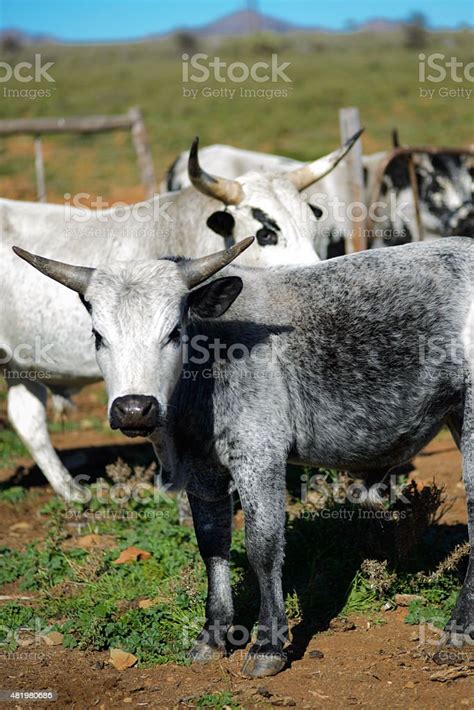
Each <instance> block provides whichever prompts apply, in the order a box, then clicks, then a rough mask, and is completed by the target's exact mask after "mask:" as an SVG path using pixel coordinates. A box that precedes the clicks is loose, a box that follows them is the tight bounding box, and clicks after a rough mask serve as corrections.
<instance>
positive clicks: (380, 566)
mask: <svg viewBox="0 0 474 710" xmlns="http://www.w3.org/2000/svg"><path fill="white" fill-rule="evenodd" d="M416 505H421V504H420V503H419V502H417V503H416ZM341 510H343V509H342V508H341V507H337V506H336V507H334V511H339V512H340V511H341ZM40 512H41V515H43V516H47V518H48V521H49V532H48V535H47V537H46V540H45V541H43V542H35V543H31V544H29V545H28V546H27V547H26V548H25V549H24V550H15V549H10V548H3V549H2V550H1V551H0V562H1V565H0V583H1V584H11V583H14V582H17V583H18V585H19V589H20V590H22V591H25V592H26V593H34V595H35V599H34V602H33V603H32V607H31V608H32V611H31V612H30V611H25V607H24V606H23V605H22V604H19V603H17V602H10V603H7V604H4V605H2V606H1V607H0V629H4V632H5V633H7V632H8V631H9V632H10V635H9V638H11V636H12V633H11V629H12V625H13V630H14V629H15V628H18V627H19V626H24V625H25V618H24V615H25V614H27V615H28V614H31V618H35V619H40V620H41V622H42V623H44V624H47V625H48V626H51V627H53V628H55V629H58V630H60V631H62V633H63V634H64V645H65V646H66V647H68V648H80V649H91V650H106V649H108V648H111V647H119V648H122V649H123V650H125V651H128V652H130V653H134V654H135V655H136V656H137V657H138V659H139V662H140V664H142V665H145V666H146V665H153V664H161V663H167V662H170V661H172V662H176V663H181V664H186V663H187V657H186V654H187V651H188V649H189V647H190V646H191V644H192V642H193V639H194V638H195V637H196V636H197V634H198V633H199V631H200V628H201V625H202V623H203V620H204V606H205V593H206V579H205V571H204V565H203V563H202V561H201V559H200V556H199V553H198V550H197V545H196V542H195V537H194V532H193V531H192V530H190V529H188V528H183V527H180V526H179V525H178V524H177V510H176V504H175V501H174V500H170V499H163V500H160V501H159V502H156V503H155V502H154V501H150V500H148V501H146V500H142V501H139V502H138V501H132V502H131V503H129V504H127V505H117V504H110V503H108V504H107V506H105V505H104V504H103V503H101V502H100V501H99V500H98V499H97V498H95V499H93V502H92V503H91V504H90V505H89V506H88V507H87V508H86V507H85V506H80V505H75V506H74V507H73V508H70V509H66V508H65V507H64V505H63V504H62V503H60V502H59V501H58V500H57V499H53V500H52V501H51V502H50V503H48V504H47V505H46V506H44V507H43V508H42V510H41V511H40ZM86 513H88V517H87V518H84V516H85V514H86ZM99 513H102V515H99ZM76 516H79V518H80V519H85V520H86V521H87V520H88V521H89V522H85V523H84V526H83V528H82V530H81V534H82V535H84V534H88V533H96V534H100V535H108V536H112V547H107V549H99V550H98V549H92V550H91V549H89V550H85V549H82V548H79V547H77V546H76V547H74V546H73V544H72V543H71V541H70V540H69V538H68V533H67V532H65V530H66V529H67V523H70V522H71V521H72V520H74V519H77V517H76ZM414 517H416V508H415V507H414ZM395 527H396V526H395ZM410 530H411V528H410ZM401 533H403V530H398V531H397V530H396V529H391V526H390V525H387V524H386V523H384V525H383V526H380V525H379V524H378V523H374V521H370V520H366V519H358V518H357V517H356V518H354V519H353V520H352V521H349V520H347V519H341V518H339V519H336V518H334V519H323V518H321V517H319V518H318V517H316V518H315V519H314V520H307V519H303V518H302V517H298V516H297V517H293V518H292V519H290V520H288V522H287V548H286V561H285V568H284V593H285V607H286V611H287V614H288V617H289V620H290V622H291V625H292V626H293V632H294V638H295V639H296V641H295V642H296V643H298V639H301V637H302V638H310V637H311V636H312V635H313V634H314V633H316V632H317V631H320V630H324V629H325V628H327V624H328V622H329V621H330V619H332V618H333V617H334V616H337V615H340V614H342V615H347V614H354V613H356V614H362V615H366V616H369V617H373V616H374V614H375V615H377V613H378V612H380V611H381V609H382V606H383V605H384V604H385V603H386V602H387V601H391V600H393V597H394V595H395V594H397V593H400V592H402V593H415V594H418V595H420V596H421V597H422V599H421V601H419V602H417V603H416V604H414V605H412V607H411V608H410V610H409V614H408V616H407V620H406V621H407V623H422V622H425V621H433V622H434V623H435V624H438V625H443V624H444V623H445V621H446V620H447V618H448V616H449V612H450V611H451V609H452V607H453V605H454V602H455V598H456V594H457V592H458V590H459V588H460V583H461V576H462V574H461V570H460V567H459V562H460V560H462V559H463V558H462V555H461V553H460V552H459V550H458V551H457V552H456V550H455V552H454V553H452V555H451V557H449V553H450V552H451V551H452V549H453V546H454V544H455V542H457V540H454V539H453V537H452V532H451V531H450V530H446V529H444V528H443V527H442V526H430V525H428V526H425V527H424V526H420V527H419V529H418V528H417V532H413V531H412V535H414V536H415V537H416V536H418V537H417V539H416V540H415V541H414V543H415V544H413V545H412V547H411V548H410V549H406V550H405V556H403V555H402V556H401V557H400V556H399V555H398V554H396V553H395V552H394V551H395V550H396V548H397V544H398V543H397V539H398V538H397V534H398V536H399V537H400V534H401ZM404 534H406V530H405V532H404ZM402 537H403V535H402ZM109 539H110V538H109ZM129 546H135V547H139V548H141V549H144V550H146V551H148V552H150V553H151V557H150V558H149V559H146V560H143V561H139V562H133V563H130V564H125V565H116V564H114V560H115V559H116V558H117V557H118V555H119V553H120V551H122V550H124V549H125V548H127V547H129ZM384 558H385V559H386V561H383V560H384ZM364 560H365V561H364ZM443 560H445V561H444V562H443V564H442V566H441V567H440V566H439V565H440V562H442V561H443ZM231 569H232V582H233V588H234V597H235V605H236V618H235V622H236V624H243V625H244V626H246V628H248V629H252V628H253V626H254V624H255V621H256V618H257V614H258V594H257V593H256V580H255V578H254V576H253V574H252V572H251V571H250V570H249V566H248V562H247V557H246V553H245V548H244V540H243V532H242V531H235V532H234V535H233V546H232V562H231ZM141 599H150V600H152V601H153V606H150V607H148V608H140V606H139V600H141ZM26 608H27V609H30V606H28V607H26ZM377 618H378V619H379V620H380V617H377Z"/></svg>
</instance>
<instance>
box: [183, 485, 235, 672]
mask: <svg viewBox="0 0 474 710" xmlns="http://www.w3.org/2000/svg"><path fill="white" fill-rule="evenodd" d="M188 495H189V503H190V505H191V511H192V514H193V521H194V530H195V532H196V538H197V541H198V546H199V551H200V553H201V556H202V558H203V560H204V563H205V565H206V571H207V580H208V589H207V602H206V622H205V624H204V629H203V630H202V632H201V633H200V635H199V637H198V639H197V640H196V643H195V644H194V647H193V648H192V650H191V652H190V657H191V659H192V660H193V661H201V662H206V661H210V660H212V659H213V658H216V657H218V656H222V655H223V654H224V652H225V642H226V635H227V630H228V629H229V627H230V625H231V624H232V617H233V614H234V609H233V603H232V589H231V584H230V571H229V554H230V543H231V536H232V498H231V496H230V495H228V496H226V497H225V498H223V499H220V500H216V501H206V500H202V499H200V498H197V497H196V496H194V495H191V494H188Z"/></svg>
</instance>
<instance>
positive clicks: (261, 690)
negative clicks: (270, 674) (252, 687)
mask: <svg viewBox="0 0 474 710" xmlns="http://www.w3.org/2000/svg"><path fill="white" fill-rule="evenodd" d="M255 692H256V693H258V695H261V696H262V698H271V697H272V693H270V691H269V690H267V688H257V690H256V691H255Z"/></svg>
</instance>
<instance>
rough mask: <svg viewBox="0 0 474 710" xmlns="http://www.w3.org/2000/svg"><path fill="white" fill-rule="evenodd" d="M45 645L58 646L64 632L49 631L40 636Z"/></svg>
mask: <svg viewBox="0 0 474 710" xmlns="http://www.w3.org/2000/svg"><path fill="white" fill-rule="evenodd" d="M41 638H42V639H43V641H44V642H45V644H46V645H47V646H60V645H61V644H62V642H63V638H64V634H61V633H60V632H59V631H50V632H49V634H45V635H44V636H42V637H41Z"/></svg>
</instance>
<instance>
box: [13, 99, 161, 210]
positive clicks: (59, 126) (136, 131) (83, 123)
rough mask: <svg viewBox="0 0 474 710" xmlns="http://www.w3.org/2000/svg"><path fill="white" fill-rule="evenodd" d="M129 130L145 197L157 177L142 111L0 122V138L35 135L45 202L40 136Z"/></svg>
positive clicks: (38, 184)
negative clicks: (111, 114)
mask: <svg viewBox="0 0 474 710" xmlns="http://www.w3.org/2000/svg"><path fill="white" fill-rule="evenodd" d="M124 130H129V131H131V134H132V141H133V146H134V148H135V153H136V155H137V162H138V167H139V171H140V180H141V182H142V184H143V186H144V187H145V191H146V196H147V197H152V196H153V195H154V193H155V192H156V178H155V170H154V166H153V157H152V154H151V150H150V144H149V142H148V138H147V134H146V129H145V124H144V122H143V117H142V114H141V111H140V109H139V108H136V107H134V108H131V109H130V110H129V111H128V112H127V113H125V114H118V115H115V116H71V117H69V118H17V119H6V120H1V121H0V136H4V137H5V136H13V135H21V134H22V135H32V136H34V138H35V141H34V153H35V170H36V189H37V195H38V200H39V201H40V202H46V181H45V173H44V160H43V149H42V144H41V136H42V135H47V134H50V135H52V134H58V133H79V134H85V133H106V132H110V131H124Z"/></svg>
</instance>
